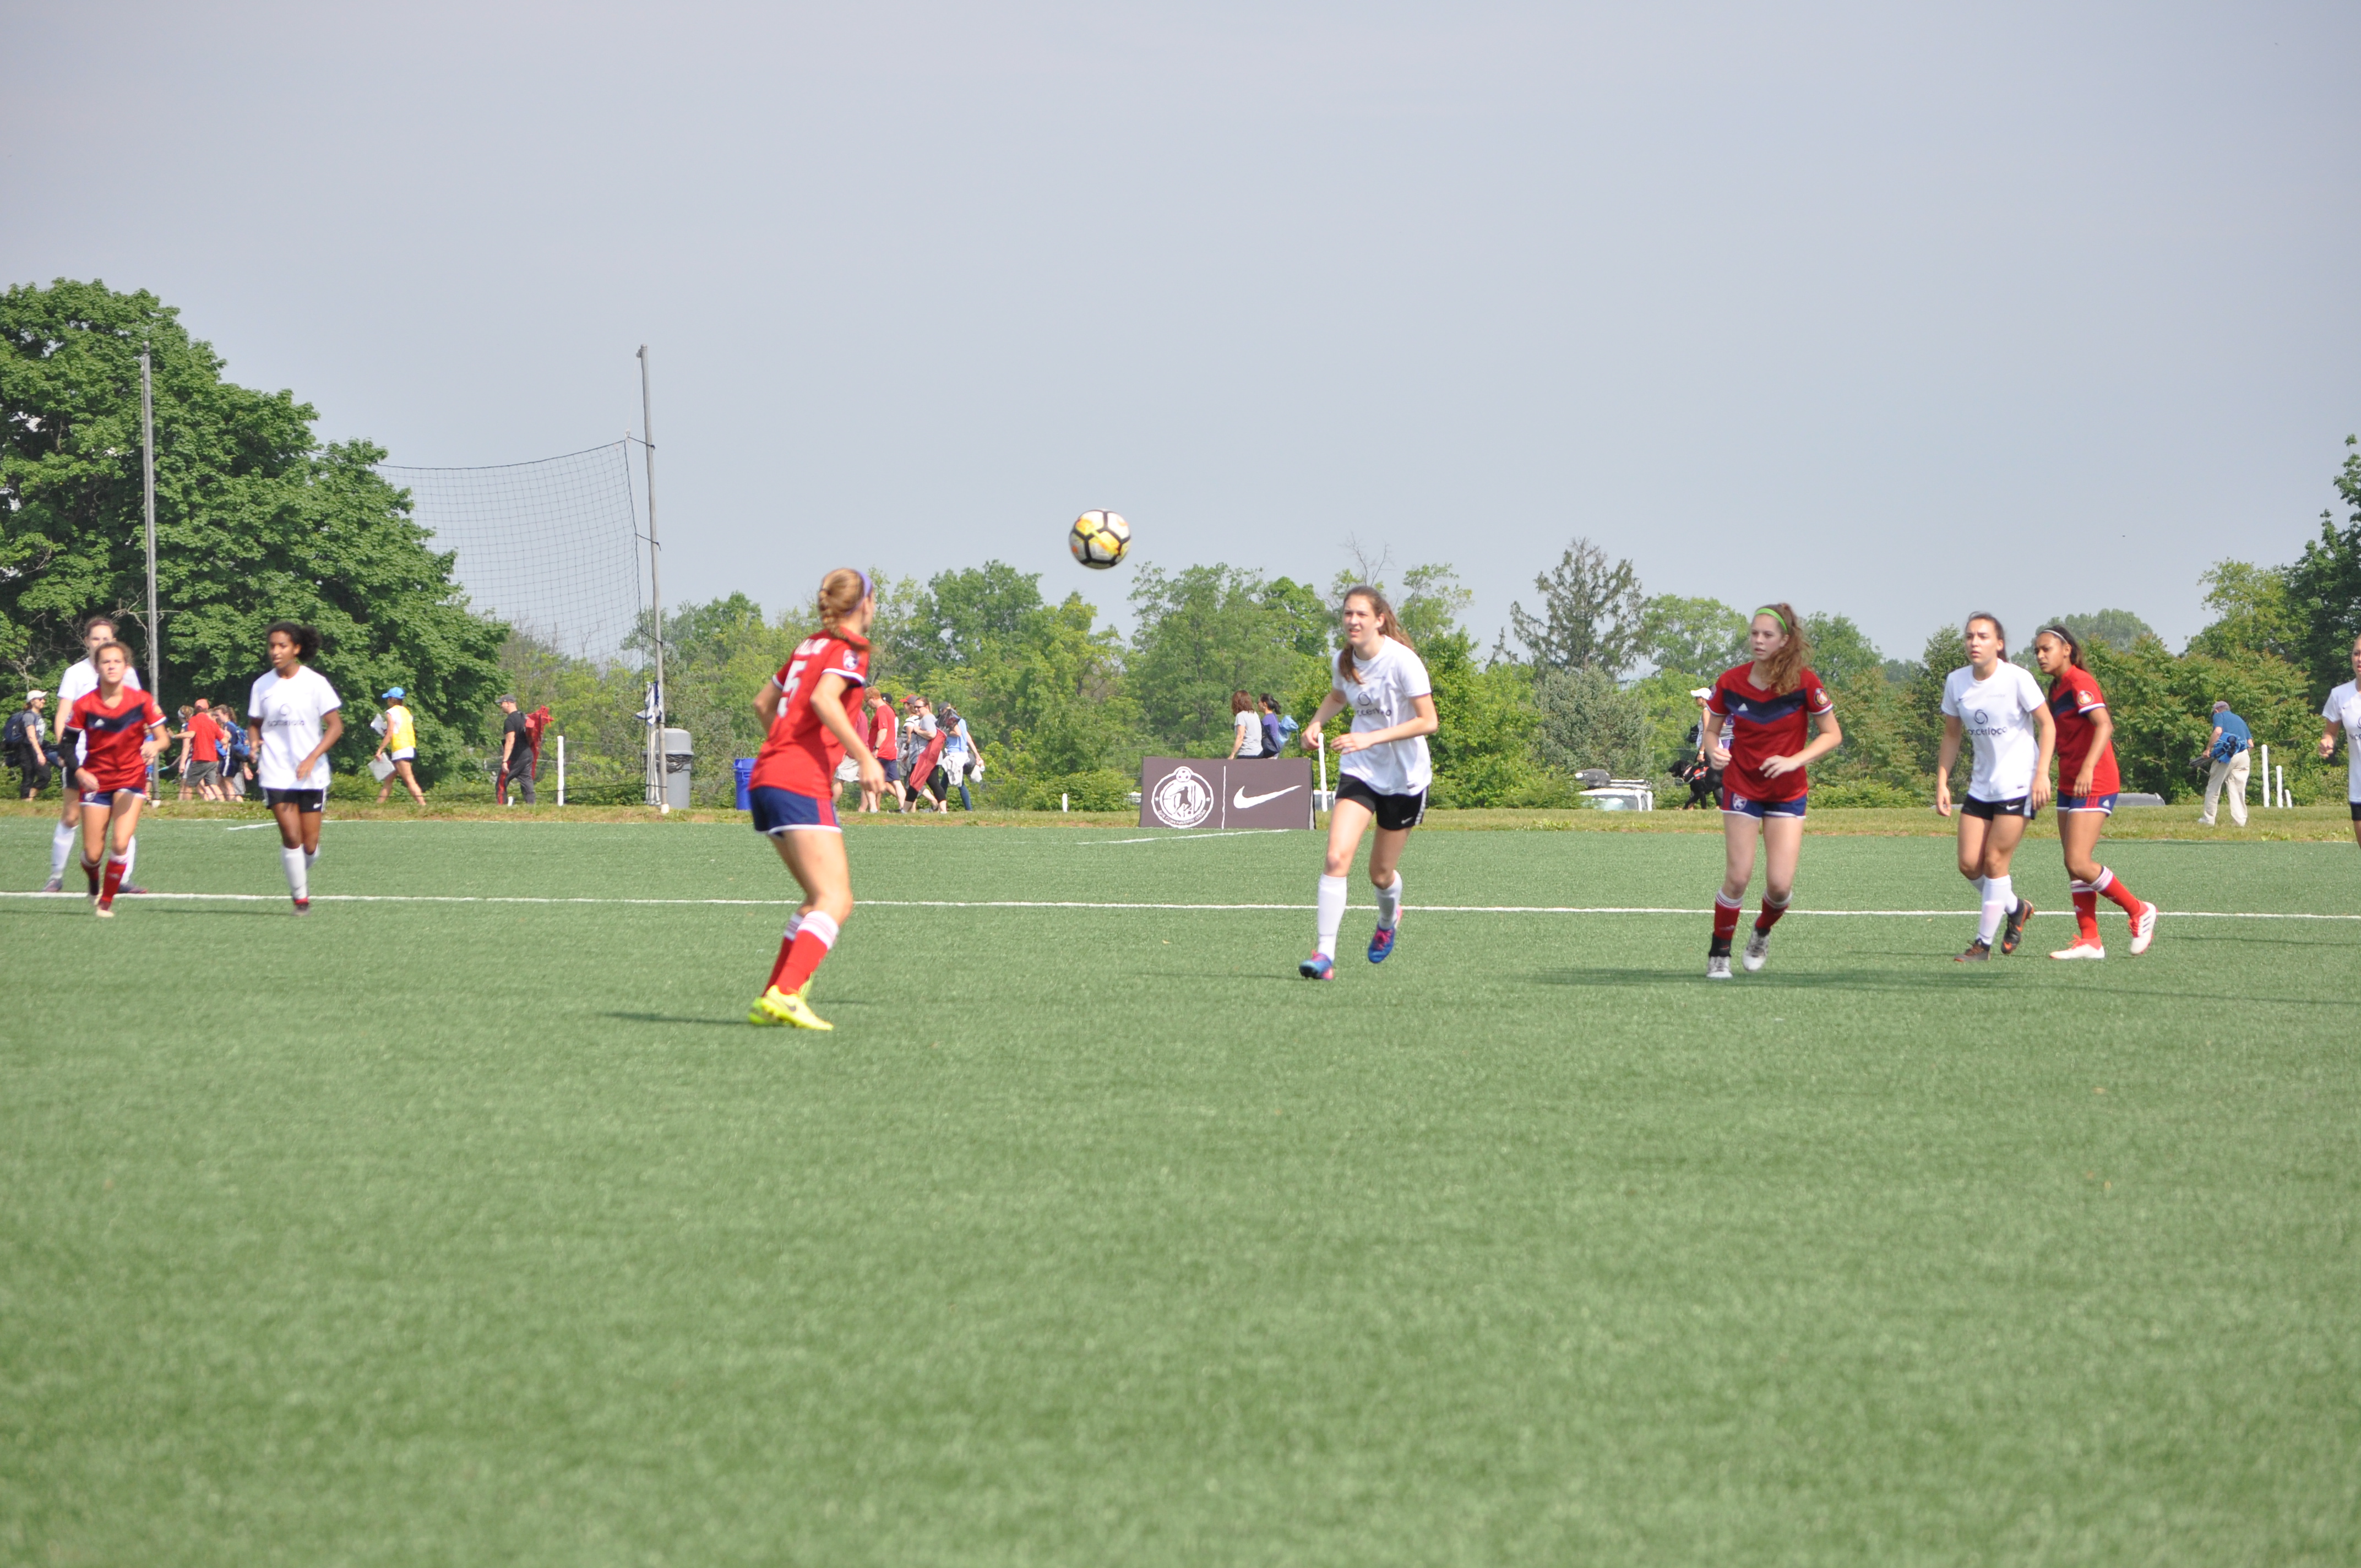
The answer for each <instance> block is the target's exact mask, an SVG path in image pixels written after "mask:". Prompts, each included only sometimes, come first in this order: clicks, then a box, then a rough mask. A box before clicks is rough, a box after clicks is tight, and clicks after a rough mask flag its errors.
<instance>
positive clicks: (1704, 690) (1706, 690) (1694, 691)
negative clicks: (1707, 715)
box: [1689, 686, 1713, 697]
mask: <svg viewBox="0 0 2361 1568" xmlns="http://www.w3.org/2000/svg"><path fill="white" fill-rule="evenodd" d="M1712 695H1713V688H1712V687H1711V686H1691V687H1690V688H1689V696H1694V697H1708V696H1712Z"/></svg>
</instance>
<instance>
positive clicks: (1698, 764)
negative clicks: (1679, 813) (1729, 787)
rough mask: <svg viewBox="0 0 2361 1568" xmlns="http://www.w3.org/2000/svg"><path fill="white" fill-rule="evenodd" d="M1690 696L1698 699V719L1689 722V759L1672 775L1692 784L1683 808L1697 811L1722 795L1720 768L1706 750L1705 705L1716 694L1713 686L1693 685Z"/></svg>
mask: <svg viewBox="0 0 2361 1568" xmlns="http://www.w3.org/2000/svg"><path fill="white" fill-rule="evenodd" d="M1689 696H1692V697H1694V698H1696V699H1697V722H1696V723H1694V724H1692V725H1690V726H1689V733H1688V740H1687V745H1688V748H1689V760H1688V761H1687V762H1686V763H1684V764H1683V765H1682V766H1681V767H1679V768H1677V769H1675V771H1674V773H1673V776H1674V777H1675V778H1677V779H1679V780H1680V781H1681V782H1682V783H1683V784H1687V785H1688V786H1689V797H1688V799H1687V801H1686V802H1685V803H1684V804H1683V805H1682V806H1681V809H1682V810H1683V811H1694V810H1697V808H1698V807H1700V806H1707V805H1709V804H1712V803H1714V802H1716V801H1718V800H1719V798H1720V796H1721V770H1720V769H1719V768H1717V767H1715V766H1714V765H1713V759H1712V758H1710V757H1708V756H1707V755H1706V754H1705V726H1706V717H1707V714H1708V711H1709V710H1708V707H1707V706H1706V704H1707V701H1708V699H1709V698H1710V697H1711V696H1713V688H1712V687H1711V686H1691V687H1690V688H1689Z"/></svg>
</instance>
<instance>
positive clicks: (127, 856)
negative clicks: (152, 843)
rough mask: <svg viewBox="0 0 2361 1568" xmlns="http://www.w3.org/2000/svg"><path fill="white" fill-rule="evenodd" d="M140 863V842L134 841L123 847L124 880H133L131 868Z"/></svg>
mask: <svg viewBox="0 0 2361 1568" xmlns="http://www.w3.org/2000/svg"><path fill="white" fill-rule="evenodd" d="M138 861H139V840H138V839H132V840H131V842H130V843H128V844H126V845H125V846H124V847H123V880H124V881H126V882H129V881H130V880H131V868H132V867H133V866H135V865H137V863H138Z"/></svg>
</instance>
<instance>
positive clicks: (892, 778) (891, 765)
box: [877, 757, 902, 784]
mask: <svg viewBox="0 0 2361 1568" xmlns="http://www.w3.org/2000/svg"><path fill="white" fill-rule="evenodd" d="M877 765H878V766H880V767H882V768H884V770H885V782H886V783H887V784H900V783H901V782H902V759H901V758H899V757H885V758H882V759H880V760H879V762H878V764H877Z"/></svg>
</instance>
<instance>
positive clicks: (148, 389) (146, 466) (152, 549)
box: [139, 343, 164, 703]
mask: <svg viewBox="0 0 2361 1568" xmlns="http://www.w3.org/2000/svg"><path fill="white" fill-rule="evenodd" d="M139 479H140V486H141V488H142V489H143V490H144V491H145V492H146V495H147V502H148V691H149V692H150V693H151V694H153V695H154V696H155V698H156V700H157V701H158V702H159V703H161V702H162V701H163V700H164V634H163V631H162V630H160V629H159V627H158V626H157V624H156V392H155V386H154V378H153V376H152V374H151V373H150V371H149V368H148V345H146V344H144V343H143V344H141V345H139Z"/></svg>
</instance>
